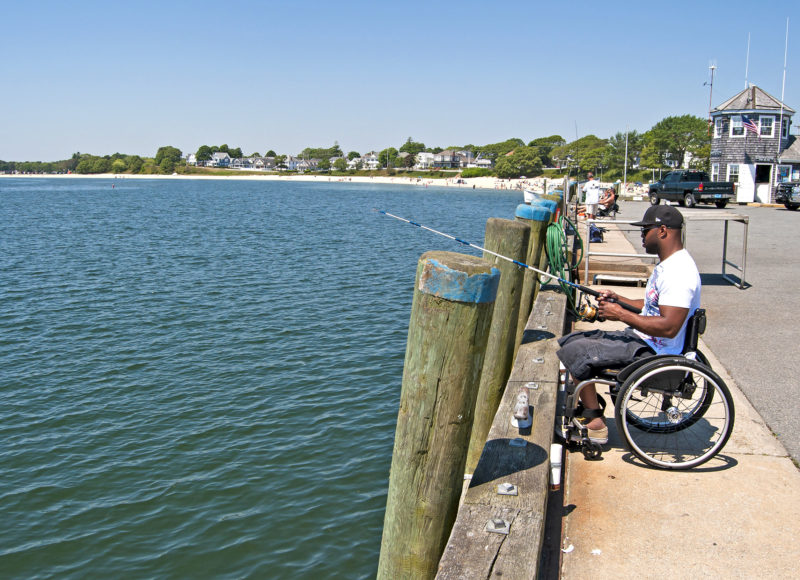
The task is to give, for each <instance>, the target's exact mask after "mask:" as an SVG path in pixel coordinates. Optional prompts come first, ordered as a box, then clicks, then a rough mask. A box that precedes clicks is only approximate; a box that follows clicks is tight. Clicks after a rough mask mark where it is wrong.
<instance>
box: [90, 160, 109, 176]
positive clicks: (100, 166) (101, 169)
mask: <svg viewBox="0 0 800 580" xmlns="http://www.w3.org/2000/svg"><path fill="white" fill-rule="evenodd" d="M91 172H92V173H110V172H111V159H105V158H103V157H96V158H95V159H94V162H93V163H92V171H91Z"/></svg>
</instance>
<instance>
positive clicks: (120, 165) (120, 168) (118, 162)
mask: <svg viewBox="0 0 800 580" xmlns="http://www.w3.org/2000/svg"><path fill="white" fill-rule="evenodd" d="M127 169H128V165H127V164H126V163H125V162H124V161H123V160H122V159H115V160H114V161H112V162H111V171H112V173H124V172H125V171H126V170H127Z"/></svg>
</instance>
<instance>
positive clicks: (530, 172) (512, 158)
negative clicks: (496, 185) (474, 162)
mask: <svg viewBox="0 0 800 580" xmlns="http://www.w3.org/2000/svg"><path fill="white" fill-rule="evenodd" d="M495 173H496V174H497V176H498V177H500V178H503V179H511V178H515V177H520V176H522V175H524V176H525V177H536V176H538V175H541V174H542V173H543V172H542V160H541V159H540V158H539V155H538V151H537V148H536V147H518V148H517V149H516V150H515V151H514V153H512V154H511V155H503V156H502V157H500V158H499V159H498V160H497V163H496V164H495Z"/></svg>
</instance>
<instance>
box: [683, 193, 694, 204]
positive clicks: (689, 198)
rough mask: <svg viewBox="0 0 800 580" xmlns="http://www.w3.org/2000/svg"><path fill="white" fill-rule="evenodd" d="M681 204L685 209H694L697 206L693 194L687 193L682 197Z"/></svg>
mask: <svg viewBox="0 0 800 580" xmlns="http://www.w3.org/2000/svg"><path fill="white" fill-rule="evenodd" d="M683 203H684V204H685V205H686V207H694V206H696V205H697V200H696V199H695V198H694V194H693V193H687V194H686V195H684V196H683Z"/></svg>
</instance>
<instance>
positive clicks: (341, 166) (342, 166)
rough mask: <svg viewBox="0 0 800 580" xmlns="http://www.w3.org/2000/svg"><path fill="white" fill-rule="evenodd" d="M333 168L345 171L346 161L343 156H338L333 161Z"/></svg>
mask: <svg viewBox="0 0 800 580" xmlns="http://www.w3.org/2000/svg"><path fill="white" fill-rule="evenodd" d="M333 168H334V169H335V170H336V171H347V161H345V159H344V157H339V158H338V159H337V160H336V161H334V162H333Z"/></svg>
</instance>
